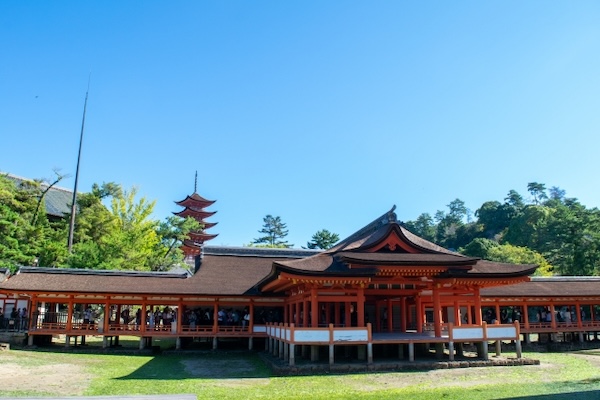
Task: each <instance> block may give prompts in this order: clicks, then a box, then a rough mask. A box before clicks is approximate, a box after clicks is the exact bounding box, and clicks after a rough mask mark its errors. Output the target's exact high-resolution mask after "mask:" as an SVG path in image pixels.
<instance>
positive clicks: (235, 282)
mask: <svg viewBox="0 0 600 400" xmlns="http://www.w3.org/2000/svg"><path fill="white" fill-rule="evenodd" d="M207 247H208V246H207ZM306 253H310V254H314V253H315V252H314V251H306V252H304V251H302V250H287V249H256V248H254V249H252V248H250V249H246V248H223V247H210V248H208V249H207V250H206V253H205V255H204V257H203V258H202V261H201V264H200V268H199V270H198V271H197V272H196V274H195V275H193V276H192V277H190V278H187V277H188V276H189V274H188V273H187V271H182V272H180V273H172V272H132V271H102V270H100V271H99V270H80V269H61V268H38V267H22V268H21V269H20V270H19V273H17V274H16V275H14V276H12V277H11V278H10V279H8V280H7V281H5V282H3V283H0V289H6V290H21V291H28V292H37V291H44V292H62V293H64V292H83V293H117V294H142V293H147V294H165V295H167V294H169V295H177V294H183V295H214V296H217V295H253V294H259V293H258V291H257V290H256V285H257V284H258V282H259V281H260V280H262V279H263V278H264V277H265V276H267V275H268V274H269V272H271V269H272V266H273V262H274V261H279V260H290V259H294V258H295V257H296V258H297V257H298V256H306ZM186 278H187V279H186Z"/></svg>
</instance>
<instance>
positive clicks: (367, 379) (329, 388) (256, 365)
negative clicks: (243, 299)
mask: <svg viewBox="0 0 600 400" xmlns="http://www.w3.org/2000/svg"><path fill="white" fill-rule="evenodd" d="M507 355H508V356H510V354H507ZM526 356H527V357H528V358H536V359H539V360H540V361H541V364H540V365H538V366H521V367H483V368H462V369H446V370H431V371H419V372H401V373H370V374H367V373H360V374H350V375H315V376H296V377H276V376H272V375H271V374H270V371H269V370H268V368H267V367H266V366H265V365H264V364H263V362H262V361H261V359H260V357H259V356H258V355H257V354H256V353H249V352H239V351H229V352H227V351H217V352H212V351H206V352H202V353H200V354H195V355H192V354H190V355H184V356H180V355H177V356H174V355H173V356H167V355H159V356H127V355H106V354H81V353H62V352H48V351H24V350H11V351H7V352H1V353H0V372H2V374H3V376H4V379H3V380H4V383H3V384H2V385H0V388H2V389H0V397H24V396H60V395H63V396H64V395H125V394H127V395H131V394H162V393H193V394H196V395H197V396H198V398H199V399H215V398H217V399H220V398H222V399H248V398H255V399H261V398H264V399H279V398H285V399H348V398H352V399H398V398H410V399H436V400H437V399H442V398H443V399H507V398H526V397H527V398H529V399H535V398H538V397H539V396H541V397H539V398H543V399H547V400H558V399H600V350H587V351H579V352H573V353H569V354H560V353H526ZM544 395H546V396H544ZM548 395H553V396H548Z"/></svg>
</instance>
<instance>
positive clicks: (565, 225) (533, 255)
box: [405, 182, 600, 275]
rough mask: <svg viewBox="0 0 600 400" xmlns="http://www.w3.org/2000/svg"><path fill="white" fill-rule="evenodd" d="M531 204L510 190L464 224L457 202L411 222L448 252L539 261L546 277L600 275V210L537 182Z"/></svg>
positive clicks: (531, 185) (532, 185)
mask: <svg viewBox="0 0 600 400" xmlns="http://www.w3.org/2000/svg"><path fill="white" fill-rule="evenodd" d="M527 191H528V192H529V193H530V194H531V196H532V197H531V200H530V201H529V202H527V201H526V200H524V198H523V196H521V195H520V194H519V193H518V192H517V191H515V190H510V191H509V192H508V195H507V196H506V198H505V199H504V202H500V201H496V200H490V201H486V202H484V203H483V204H482V205H481V206H480V207H479V208H478V209H477V211H475V217H476V219H475V220H474V221H470V222H464V218H461V217H463V216H464V215H465V214H464V210H465V207H463V206H464V203H462V202H461V201H458V199H457V200H454V201H453V202H451V203H450V204H449V205H448V208H449V209H450V211H449V212H443V211H438V212H437V213H436V217H435V222H434V220H433V219H432V218H431V217H430V216H429V214H426V213H424V214H421V215H420V216H419V217H418V218H417V219H416V220H415V221H408V222H406V224H405V225H406V227H407V228H408V229H409V230H411V231H412V232H413V233H415V234H417V235H419V236H422V237H423V238H425V239H427V240H430V241H433V242H435V243H437V244H439V245H441V246H444V247H447V248H453V249H458V250H459V251H461V252H465V254H468V255H472V256H477V257H481V258H484V259H488V260H492V261H504V262H512V263H534V264H538V265H540V268H539V269H538V272H539V273H541V274H550V273H553V274H558V275H600V210H598V209H597V208H591V209H590V208H587V207H585V206H584V205H583V204H581V203H580V202H579V201H578V200H577V199H576V198H569V197H567V196H566V192H565V191H564V190H562V189H560V188H558V187H555V186H553V187H551V188H550V189H546V185H545V184H543V183H539V182H531V183H529V184H528V185H527Z"/></svg>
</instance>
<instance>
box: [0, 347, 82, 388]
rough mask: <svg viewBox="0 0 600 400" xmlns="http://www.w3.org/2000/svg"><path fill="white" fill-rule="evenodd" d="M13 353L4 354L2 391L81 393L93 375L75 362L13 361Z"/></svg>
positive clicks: (0, 368) (0, 367)
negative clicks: (36, 362)
mask: <svg viewBox="0 0 600 400" xmlns="http://www.w3.org/2000/svg"><path fill="white" fill-rule="evenodd" d="M12 357H15V356H13V355H10V356H8V355H6V354H3V355H2V363H0V374H1V376H4V379H3V380H2V391H7V392H8V391H14V390H24V389H26V388H27V389H30V390H32V391H39V392H53V393H61V394H63V395H65V396H68V395H77V394H80V393H81V392H82V391H83V390H84V389H85V388H86V387H87V386H88V384H89V381H90V380H91V376H89V375H88V374H86V373H85V372H84V370H83V368H81V367H79V366H78V365H73V364H51V365H35V364H32V365H28V366H22V365H19V364H16V363H14V362H11V358H12Z"/></svg>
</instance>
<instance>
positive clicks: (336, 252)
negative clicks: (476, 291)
mask: <svg viewBox="0 0 600 400" xmlns="http://www.w3.org/2000/svg"><path fill="white" fill-rule="evenodd" d="M394 210H395V206H394V208H392V209H391V210H390V211H388V212H387V213H385V214H383V215H382V216H381V217H379V218H377V219H375V220H374V221H373V222H371V223H370V224H368V225H366V226H365V227H363V228H362V229H360V230H358V231H357V232H356V233H354V234H352V235H350V236H349V237H348V238H346V239H344V240H342V241H340V242H339V243H338V244H336V245H335V246H334V247H332V248H331V249H329V250H326V251H324V252H322V253H320V254H318V255H314V256H311V257H306V258H302V259H298V260H280V261H276V262H274V263H273V270H272V271H271V274H270V275H269V276H268V277H267V278H266V279H265V280H263V281H262V282H261V284H266V283H268V282H269V281H271V280H273V279H275V277H276V276H277V275H278V274H279V272H288V273H293V274H298V275H308V274H310V275H322V276H330V275H332V274H338V275H343V276H352V275H357V276H358V275H360V276H365V275H375V274H377V273H378V269H379V268H386V269H388V270H389V269H390V268H392V269H395V268H398V274H399V275H402V270H403V268H406V267H410V269H411V271H412V272H411V273H412V274H414V270H415V268H428V269H429V270H431V267H434V268H443V269H445V270H444V272H441V273H440V274H439V275H438V276H439V277H489V278H495V277H520V276H527V275H530V274H532V273H533V272H534V271H535V269H536V268H537V266H535V265H517V264H507V263H498V262H491V261H485V260H481V259H479V258H474V257H468V256H465V255H462V254H460V253H457V252H454V251H451V250H448V249H445V248H443V247H441V246H438V245H437V244H435V243H432V242H429V241H427V240H425V239H423V238H421V237H419V236H417V235H415V234H413V233H412V232H410V231H409V230H408V229H406V228H405V227H404V226H402V224H401V223H399V222H398V221H397V219H396V214H395V213H394ZM424 271H425V270H424Z"/></svg>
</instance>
